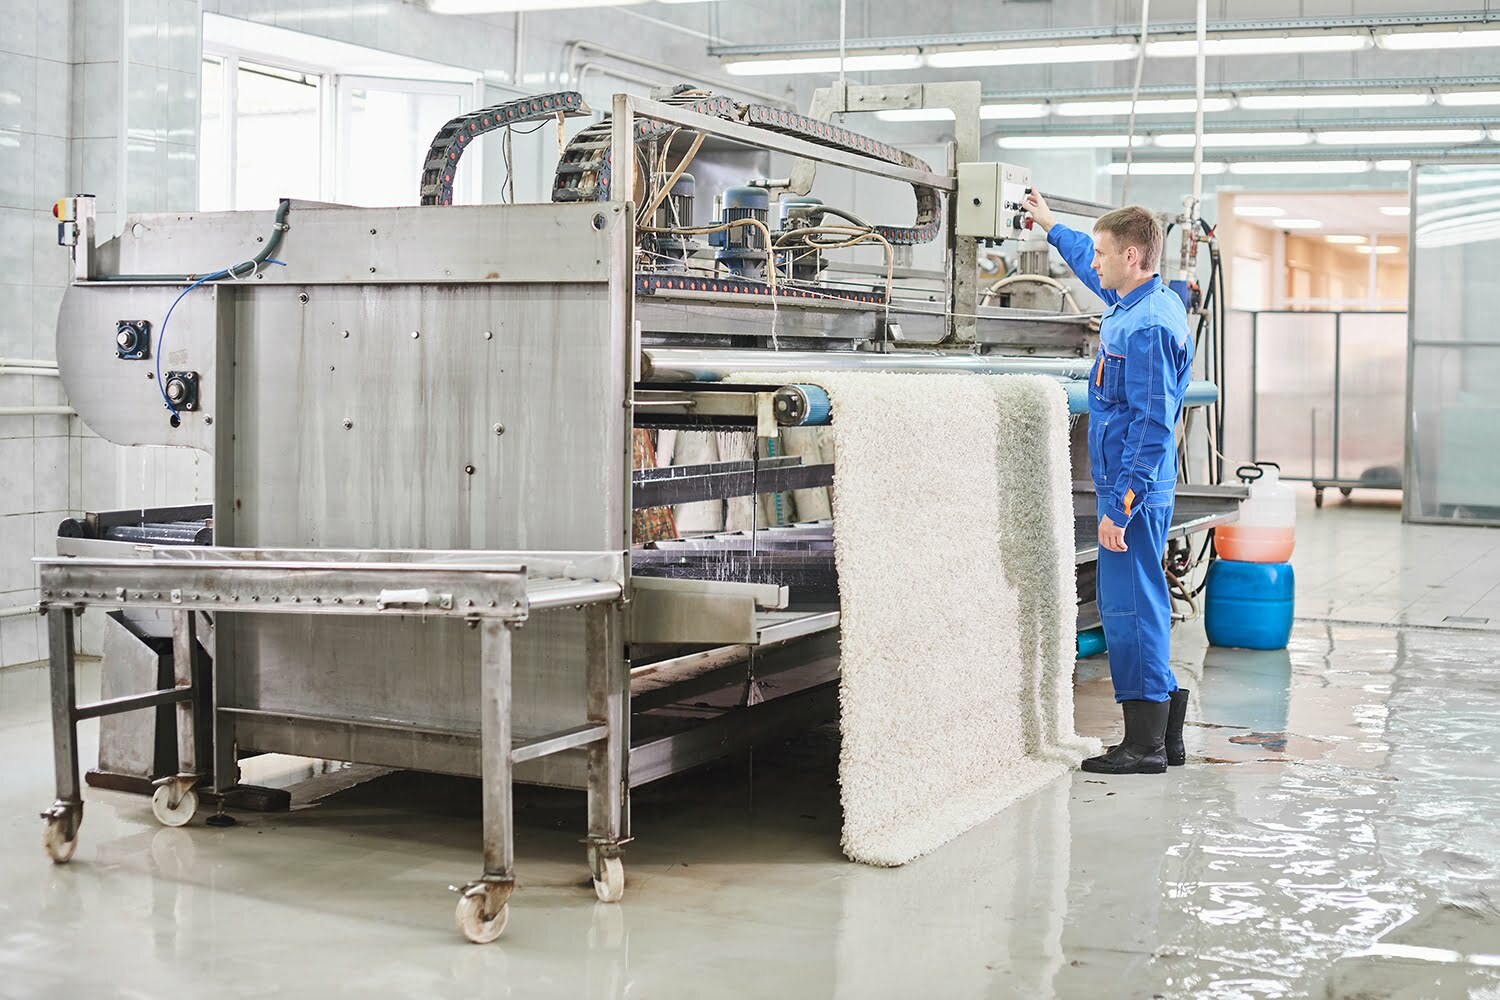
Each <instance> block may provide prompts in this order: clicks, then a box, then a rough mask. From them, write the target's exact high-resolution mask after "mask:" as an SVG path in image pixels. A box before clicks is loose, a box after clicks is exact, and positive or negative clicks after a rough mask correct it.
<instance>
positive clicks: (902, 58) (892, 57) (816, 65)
mask: <svg viewBox="0 0 1500 1000" xmlns="http://www.w3.org/2000/svg"><path fill="white" fill-rule="evenodd" d="M921 66H922V57H921V56H919V55H916V54H915V53H910V52H907V53H901V52H892V53H884V54H881V55H865V56H848V57H846V58H845V59H844V69H845V70H847V71H848V72H850V73H859V72H864V71H868V70H874V71H878V70H895V69H920V68H921ZM724 71H725V72H726V73H728V74H729V75H730V76H782V75H787V74H793V73H824V74H826V73H837V72H838V71H839V57H838V56H808V57H805V58H800V59H745V60H740V61H739V62H730V63H725V64H724Z"/></svg>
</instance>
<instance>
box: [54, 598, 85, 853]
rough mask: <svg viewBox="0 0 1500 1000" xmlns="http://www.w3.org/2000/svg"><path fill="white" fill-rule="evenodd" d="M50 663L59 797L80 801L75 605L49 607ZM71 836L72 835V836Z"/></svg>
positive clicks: (74, 801)
mask: <svg viewBox="0 0 1500 1000" xmlns="http://www.w3.org/2000/svg"><path fill="white" fill-rule="evenodd" d="M47 654H48V655H47V667H48V670H49V672H50V673H51V675H52V763H53V767H54V769H55V770H56V773H57V801H59V802H65V803H69V804H75V803H78V802H81V801H82V799H81V798H80V796H79V794H78V727H77V724H76V723H75V722H74V721H73V711H74V709H75V708H76V707H77V705H78V695H77V690H76V686H75V685H76V682H75V680H74V677H73V609H72V608H58V607H52V608H48V609H47ZM70 839H71V838H70Z"/></svg>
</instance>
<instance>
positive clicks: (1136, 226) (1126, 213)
mask: <svg viewBox="0 0 1500 1000" xmlns="http://www.w3.org/2000/svg"><path fill="white" fill-rule="evenodd" d="M1094 232H1096V233H1099V232H1104V233H1109V234H1110V235H1111V236H1113V237H1114V238H1115V242H1117V243H1118V244H1119V245H1120V249H1121V250H1122V251H1123V250H1124V249H1125V248H1126V247H1137V248H1139V249H1140V251H1141V261H1140V264H1139V265H1138V266H1140V267H1142V268H1144V269H1145V270H1147V271H1155V270H1156V267H1157V265H1158V264H1159V263H1160V262H1161V242H1162V234H1161V223H1160V222H1158V221H1157V220H1156V215H1155V214H1154V213H1152V212H1151V210H1150V209H1147V208H1142V207H1141V206H1140V205H1126V206H1125V207H1124V208H1117V209H1115V210H1114V211H1113V212H1110V213H1108V214H1106V215H1101V216H1100V217H1099V221H1098V222H1096V223H1094Z"/></svg>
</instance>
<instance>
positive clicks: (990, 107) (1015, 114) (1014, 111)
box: [979, 104, 1052, 118]
mask: <svg viewBox="0 0 1500 1000" xmlns="http://www.w3.org/2000/svg"><path fill="white" fill-rule="evenodd" d="M1051 112H1052V109H1051V108H1050V107H1048V106H1047V105H1045V104H984V105H981V106H980V108H979V117H980V118H1046V117H1047V115H1049V114H1050V113H1051Z"/></svg>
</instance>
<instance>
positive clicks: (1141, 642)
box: [1097, 491, 1177, 701]
mask: <svg viewBox="0 0 1500 1000" xmlns="http://www.w3.org/2000/svg"><path fill="white" fill-rule="evenodd" d="M1151 501H1152V502H1150V503H1147V504H1145V505H1143V506H1142V507H1141V508H1140V509H1139V510H1137V511H1136V512H1135V514H1134V516H1132V517H1131V519H1130V523H1129V524H1128V525H1126V527H1125V547H1126V551H1124V552H1111V551H1109V550H1108V549H1105V548H1100V550H1099V572H1098V591H1097V595H1098V601H1099V618H1100V621H1101V622H1102V623H1103V625H1104V637H1105V639H1106V640H1107V641H1108V643H1109V674H1110V679H1111V680H1113V681H1114V685H1115V701H1133V700H1144V701H1166V700H1167V697H1168V696H1169V695H1170V694H1171V693H1172V692H1173V691H1175V690H1177V680H1176V678H1175V677H1174V676H1173V675H1172V668H1171V666H1170V665H1169V662H1168V660H1169V656H1170V651H1171V629H1172V601H1171V598H1170V597H1169V596H1168V594H1167V577H1166V574H1165V573H1163V572H1162V568H1161V560H1162V553H1163V552H1164V550H1165V549H1166V542H1167V527H1168V525H1170V524H1171V522H1172V504H1171V503H1170V502H1166V503H1163V502H1162V501H1161V499H1159V498H1158V497H1157V496H1156V495H1155V492H1154V491H1153V494H1152V496H1151Z"/></svg>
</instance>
